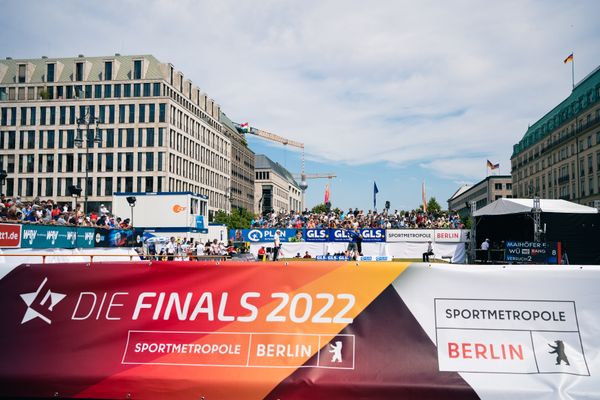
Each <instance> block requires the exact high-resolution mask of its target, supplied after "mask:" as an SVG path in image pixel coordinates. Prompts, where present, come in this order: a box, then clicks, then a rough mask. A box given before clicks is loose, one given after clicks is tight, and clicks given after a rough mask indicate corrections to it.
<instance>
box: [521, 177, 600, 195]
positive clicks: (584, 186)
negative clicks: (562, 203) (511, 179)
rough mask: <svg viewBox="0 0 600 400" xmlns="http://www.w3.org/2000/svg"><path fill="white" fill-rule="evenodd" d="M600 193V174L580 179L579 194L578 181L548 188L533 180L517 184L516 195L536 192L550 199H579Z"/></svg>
mask: <svg viewBox="0 0 600 400" xmlns="http://www.w3.org/2000/svg"><path fill="white" fill-rule="evenodd" d="M599 193H600V176H598V177H597V178H594V177H589V178H588V179H581V180H580V181H579V195H578V193H577V183H576V182H575V181H571V184H569V183H568V182H567V184H565V185H560V186H558V185H555V186H554V188H552V186H551V185H550V186H549V187H548V188H546V186H545V184H542V185H540V184H539V181H537V182H536V184H534V182H533V181H531V182H524V183H521V184H519V185H518V186H517V193H516V197H531V196H533V195H535V194H537V195H539V196H541V197H542V198H548V199H565V200H579V199H580V198H583V197H587V196H593V195H595V194H599Z"/></svg>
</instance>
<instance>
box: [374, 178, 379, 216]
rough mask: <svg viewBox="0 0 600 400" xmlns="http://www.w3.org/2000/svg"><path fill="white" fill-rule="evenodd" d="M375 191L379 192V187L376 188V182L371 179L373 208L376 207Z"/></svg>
mask: <svg viewBox="0 0 600 400" xmlns="http://www.w3.org/2000/svg"><path fill="white" fill-rule="evenodd" d="M377 193H379V189H377V182H375V181H373V208H374V209H377Z"/></svg>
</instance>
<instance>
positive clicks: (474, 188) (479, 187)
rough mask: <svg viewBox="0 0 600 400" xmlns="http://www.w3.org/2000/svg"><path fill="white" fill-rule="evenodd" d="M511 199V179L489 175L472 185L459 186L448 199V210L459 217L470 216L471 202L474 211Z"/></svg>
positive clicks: (506, 176) (508, 176)
mask: <svg viewBox="0 0 600 400" xmlns="http://www.w3.org/2000/svg"><path fill="white" fill-rule="evenodd" d="M510 197H512V177H511V176H510V175H491V176H488V177H486V178H485V179H483V180H482V181H480V182H478V183H476V184H474V185H463V186H461V187H460V188H459V189H458V190H457V191H456V192H455V193H454V194H453V195H452V196H451V197H450V198H449V199H448V209H449V210H453V211H456V212H458V213H459V214H460V215H461V217H467V216H469V215H471V202H472V201H474V202H475V207H476V209H480V208H482V207H485V206H486V205H488V204H490V203H492V202H494V201H496V200H498V199H501V198H510Z"/></svg>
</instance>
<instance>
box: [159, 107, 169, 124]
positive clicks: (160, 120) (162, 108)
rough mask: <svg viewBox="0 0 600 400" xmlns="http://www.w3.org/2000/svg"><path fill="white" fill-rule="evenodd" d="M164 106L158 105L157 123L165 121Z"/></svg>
mask: <svg viewBox="0 0 600 400" xmlns="http://www.w3.org/2000/svg"><path fill="white" fill-rule="evenodd" d="M166 106H167V105H166V104H159V105H158V122H165V119H166V115H165V114H166Z"/></svg>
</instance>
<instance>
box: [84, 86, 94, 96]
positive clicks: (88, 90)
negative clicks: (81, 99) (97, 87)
mask: <svg viewBox="0 0 600 400" xmlns="http://www.w3.org/2000/svg"><path fill="white" fill-rule="evenodd" d="M85 98H86V99H91V98H92V85H85Z"/></svg>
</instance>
